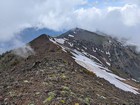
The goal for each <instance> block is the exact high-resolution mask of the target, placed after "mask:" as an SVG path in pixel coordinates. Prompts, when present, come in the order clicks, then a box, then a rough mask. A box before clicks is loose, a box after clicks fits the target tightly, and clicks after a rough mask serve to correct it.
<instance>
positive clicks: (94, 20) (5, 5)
mask: <svg viewBox="0 0 140 105" xmlns="http://www.w3.org/2000/svg"><path fill="white" fill-rule="evenodd" d="M87 1H88V0H55V1H53V0H28V1H25V0H20V1H19V0H12V1H9V0H1V1H0V15H1V16H0V43H2V44H4V43H5V42H7V41H10V40H13V39H17V38H16V37H17V36H15V35H16V34H15V33H18V32H20V30H22V29H24V28H25V27H32V26H35V27H40V28H42V27H46V28H49V29H53V30H57V31H58V30H63V29H70V28H73V27H81V28H85V29H88V30H91V31H95V30H96V29H98V30H100V31H103V32H105V33H108V34H110V35H116V36H119V37H126V38H130V39H132V40H131V42H133V43H136V44H138V45H140V42H139V39H140V36H139V34H140V21H139V19H140V5H139V0H134V1H133V2H132V0H124V1H125V5H123V6H120V7H115V6H112V7H111V6H110V7H105V8H97V7H94V6H91V5H90V6H89V7H88V6H86V5H88V2H87ZM82 5H83V7H82ZM84 7H86V8H84ZM2 44H0V47H1V46H3V45H2ZM13 44H14V42H13ZM0 50H2V47H1V48H0Z"/></svg>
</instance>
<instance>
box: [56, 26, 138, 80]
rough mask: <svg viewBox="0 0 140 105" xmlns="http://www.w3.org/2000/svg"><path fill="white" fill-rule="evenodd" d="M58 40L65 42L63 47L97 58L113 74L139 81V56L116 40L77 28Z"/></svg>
mask: <svg viewBox="0 0 140 105" xmlns="http://www.w3.org/2000/svg"><path fill="white" fill-rule="evenodd" d="M58 38H62V39H64V40H65V43H64V46H67V47H71V48H73V49H77V50H79V51H80V52H81V51H82V52H86V53H88V54H91V55H93V56H95V57H97V58H98V59H99V60H100V62H99V63H102V64H103V65H104V66H106V67H108V68H109V69H111V70H112V71H113V72H114V73H115V74H117V75H119V76H121V77H124V78H132V79H136V80H137V81H140V55H139V54H137V53H136V52H135V51H134V50H133V49H131V47H129V46H125V45H123V44H122V43H121V42H119V41H117V40H116V39H114V38H112V37H110V36H103V35H98V34H96V33H93V32H89V31H87V30H83V29H79V28H75V29H73V30H70V31H68V32H66V33H64V34H62V35H60V36H59V37H58Z"/></svg>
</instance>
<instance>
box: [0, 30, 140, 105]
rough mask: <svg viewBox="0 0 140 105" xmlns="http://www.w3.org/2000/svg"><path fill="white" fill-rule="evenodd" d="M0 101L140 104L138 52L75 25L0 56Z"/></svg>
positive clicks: (16, 104) (5, 104)
mask: <svg viewBox="0 0 140 105" xmlns="http://www.w3.org/2000/svg"><path fill="white" fill-rule="evenodd" d="M0 105H140V54H139V53H138V52H136V51H135V50H134V47H132V46H128V45H127V46H126V45H124V44H123V43H121V42H120V41H118V40H116V39H115V38H112V37H110V36H107V35H99V33H94V32H89V31H87V30H84V29H80V28H75V29H72V30H70V31H68V32H66V33H64V34H62V35H60V36H58V37H51V36H49V35H45V34H43V35H40V36H39V37H38V38H36V39H34V40H33V41H31V42H29V43H27V44H26V45H25V46H23V47H21V48H18V49H13V50H11V51H9V52H6V53H4V54H2V55H0Z"/></svg>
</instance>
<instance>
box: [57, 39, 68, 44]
mask: <svg viewBox="0 0 140 105" xmlns="http://www.w3.org/2000/svg"><path fill="white" fill-rule="evenodd" d="M55 41H56V42H57V43H60V44H64V43H65V41H66V39H62V38H59V39H58V38H55Z"/></svg>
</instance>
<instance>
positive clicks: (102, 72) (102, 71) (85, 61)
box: [50, 38, 139, 94]
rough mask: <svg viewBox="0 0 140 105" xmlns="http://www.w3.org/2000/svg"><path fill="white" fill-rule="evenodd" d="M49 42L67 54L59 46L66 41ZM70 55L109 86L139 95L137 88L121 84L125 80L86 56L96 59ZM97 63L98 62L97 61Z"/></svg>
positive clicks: (76, 54)
mask: <svg viewBox="0 0 140 105" xmlns="http://www.w3.org/2000/svg"><path fill="white" fill-rule="evenodd" d="M50 41H52V42H53V43H54V44H57V45H59V46H60V47H61V48H62V50H63V51H64V52H67V51H66V49H67V48H65V47H64V46H62V45H60V44H64V43H65V41H66V39H57V38H55V39H54V40H52V39H50ZM72 54H73V55H74V57H73V58H74V59H75V61H76V62H77V63H78V64H79V65H81V66H83V67H84V68H86V69H87V70H89V71H92V72H93V73H95V74H96V76H97V77H100V78H104V79H105V80H107V81H109V82H110V83H111V84H113V85H115V86H116V87H117V88H119V89H121V90H123V91H127V92H132V93H134V94H139V93H138V92H137V90H138V89H137V88H135V87H132V86H130V85H128V84H126V83H124V82H122V81H125V79H123V78H121V77H119V76H117V75H115V74H113V73H111V70H109V69H108V68H105V67H103V66H102V65H101V64H98V63H96V62H95V61H93V60H92V59H90V58H88V57H87V56H90V57H92V58H94V59H97V58H96V57H94V56H93V55H90V54H88V53H86V52H84V51H83V52H79V51H77V50H73V52H72ZM97 60H98V59H97ZM98 61H99V62H100V60H98Z"/></svg>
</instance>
